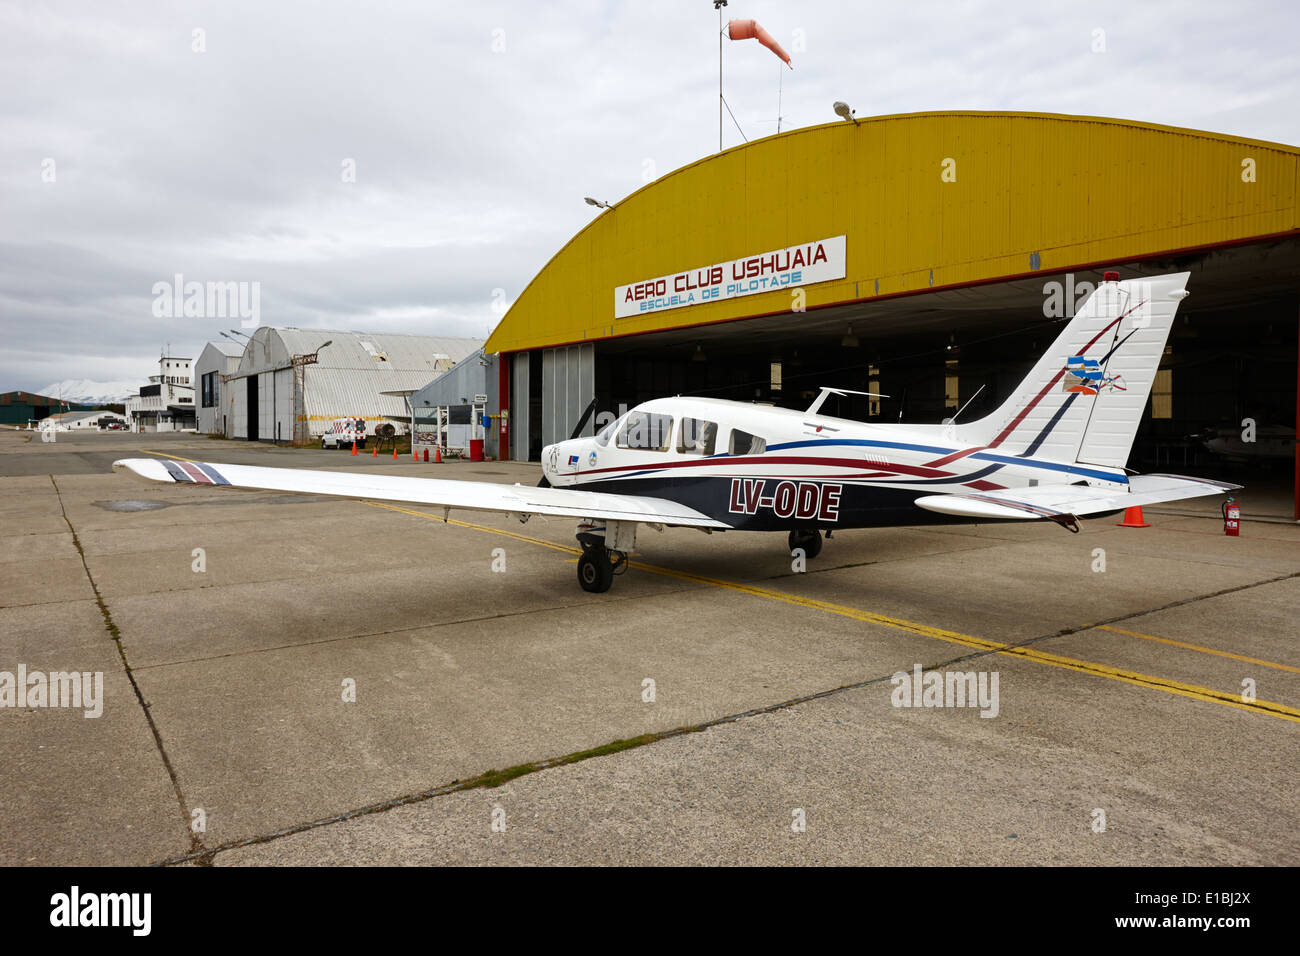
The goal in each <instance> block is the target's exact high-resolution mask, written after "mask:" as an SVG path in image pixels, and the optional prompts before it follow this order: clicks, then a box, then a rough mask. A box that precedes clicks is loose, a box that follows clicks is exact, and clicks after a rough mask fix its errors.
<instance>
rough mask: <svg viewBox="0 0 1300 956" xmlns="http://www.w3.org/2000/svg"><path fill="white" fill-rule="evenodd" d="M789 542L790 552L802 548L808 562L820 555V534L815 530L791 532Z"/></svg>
mask: <svg viewBox="0 0 1300 956" xmlns="http://www.w3.org/2000/svg"><path fill="white" fill-rule="evenodd" d="M789 541H790V550H791V551H793V550H794V549H795V548H803V553H804V556H805V557H807V558H808V559H809V560H812V559H813V558H815V557H817V555H819V554H821V553H822V533H821V532H820V531H818V530H817V529H816V528H813V529H812V530H796V531H791V532H790V538H789Z"/></svg>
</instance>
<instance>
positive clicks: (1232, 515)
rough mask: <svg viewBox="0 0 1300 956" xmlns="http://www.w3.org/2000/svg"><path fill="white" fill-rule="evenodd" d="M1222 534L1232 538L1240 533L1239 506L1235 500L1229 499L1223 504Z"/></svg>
mask: <svg viewBox="0 0 1300 956" xmlns="http://www.w3.org/2000/svg"><path fill="white" fill-rule="evenodd" d="M1223 533H1224V534H1230V535H1232V536H1233V537H1234V538H1235V537H1237V536H1238V535H1239V534H1240V533H1241V505H1239V504H1237V499H1236V498H1229V499H1228V500H1227V501H1225V502H1224V503H1223Z"/></svg>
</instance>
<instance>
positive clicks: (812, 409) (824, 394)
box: [804, 385, 889, 415]
mask: <svg viewBox="0 0 1300 956" xmlns="http://www.w3.org/2000/svg"><path fill="white" fill-rule="evenodd" d="M832 395H865V396H867V397H868V398H888V397H889V396H888V395H882V394H880V393H879V392H858V391H854V390H853V389H851V388H831V387H830V386H828V385H823V386H822V387H821V394H820V395H818V396H817V397H816V398H814V399H813V403H812V404H811V405H809V406H808V410H807V411H806V412H804V414H805V415H816V414H817V410H818V409H819V408H821V407H822V403H824V402H825V401H826V399H827V398H829V397H830V396H832Z"/></svg>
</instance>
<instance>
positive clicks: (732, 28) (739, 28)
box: [727, 20, 794, 70]
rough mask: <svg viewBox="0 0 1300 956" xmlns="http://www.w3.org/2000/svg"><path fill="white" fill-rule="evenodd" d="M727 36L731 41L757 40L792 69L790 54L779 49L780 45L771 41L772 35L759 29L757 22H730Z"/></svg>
mask: <svg viewBox="0 0 1300 956" xmlns="http://www.w3.org/2000/svg"><path fill="white" fill-rule="evenodd" d="M727 36H729V37H731V39H733V40H757V41H758V42H759V43H761V44H763V46H765V47H767V48H768V49H769V50H771V51H772V52H773V53H775V54H776V55H777V56H779V57H780V58H781V59H782V60H784V61H785V65H786V66H788V67H789V68H790V69H792V70H793V69H794V64H793V63H791V62H790V54H789V53H786V52H785V50H783V49H781V44H779V43H777V42H776V41H775V40H773V39H772V34H770V33H768V32H767V31H766V30H764V29H763V28H762V27H760V26H759V25H758V21H757V20H732V21H731V22H730V23H728V24H727Z"/></svg>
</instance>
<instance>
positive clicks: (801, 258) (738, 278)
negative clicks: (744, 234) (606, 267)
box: [614, 236, 845, 319]
mask: <svg viewBox="0 0 1300 956" xmlns="http://www.w3.org/2000/svg"><path fill="white" fill-rule="evenodd" d="M844 249H845V237H844V236H835V237H834V238H831V239H819V240H817V241H815V242H805V243H803V244H802V245H798V246H790V247H789V248H787V249H778V250H776V251H775V252H764V253H760V254H759V255H756V256H747V257H746V258H744V259H732V260H731V261H730V262H720V263H718V264H717V265H712V266H702V267H701V268H698V269H687V270H686V271H684V272H678V273H675V274H673V275H668V276H660V277H659V278H657V279H647V280H645V281H644V282H633V283H632V284H631V285H621V286H618V287H617V288H616V289H614V317H615V318H616V319H626V318H628V317H630V316H634V315H648V314H650V313H652V312H665V311H667V310H669V309H680V308H683V307H685V306H688V305H699V304H700V303H701V302H716V301H718V300H720V299H738V298H740V297H741V296H745V295H757V294H758V293H760V292H771V291H772V290H773V289H786V288H791V287H793V286H800V285H812V284H813V283H816V282H826V281H828V280H830V279H843V278H844V273H845V253H844Z"/></svg>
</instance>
